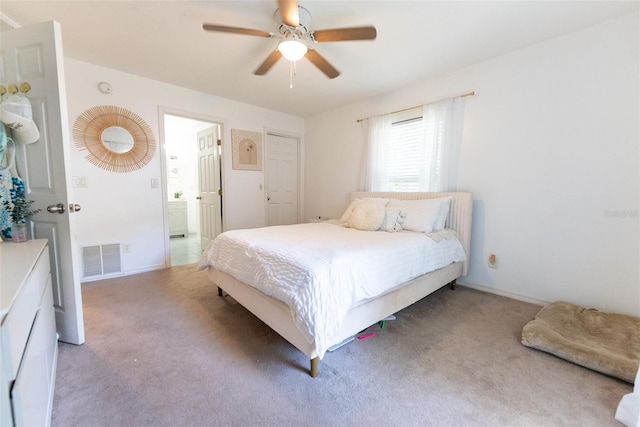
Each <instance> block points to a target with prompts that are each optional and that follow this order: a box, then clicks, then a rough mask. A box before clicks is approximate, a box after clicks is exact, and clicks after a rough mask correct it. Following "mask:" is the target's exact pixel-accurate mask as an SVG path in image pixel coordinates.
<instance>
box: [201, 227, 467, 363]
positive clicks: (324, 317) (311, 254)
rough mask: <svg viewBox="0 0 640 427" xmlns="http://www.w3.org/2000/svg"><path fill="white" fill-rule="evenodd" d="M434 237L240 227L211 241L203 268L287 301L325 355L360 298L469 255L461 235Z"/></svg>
mask: <svg viewBox="0 0 640 427" xmlns="http://www.w3.org/2000/svg"><path fill="white" fill-rule="evenodd" d="M443 233H445V234H446V233H447V230H445V232H443ZM451 233H452V232H451V231H449V236H450V235H451ZM432 237H434V238H432ZM432 237H429V236H428V235H425V234H421V233H412V232H398V233H387V232H384V231H359V230H355V229H351V228H344V227H341V226H338V225H334V224H331V223H312V224H298V225H288V226H276V227H265V228H257V229H248V230H233V231H228V232H225V233H222V234H220V235H219V236H218V237H217V238H216V239H215V240H214V241H213V242H211V244H210V245H209V247H208V248H207V250H206V251H205V252H204V254H203V256H202V259H201V261H200V268H201V269H203V268H206V267H207V266H212V267H214V268H216V269H217V270H220V271H222V272H224V273H227V274H229V275H231V276H233V277H234V278H236V279H237V280H239V281H241V282H243V283H245V284H248V285H251V286H253V287H255V288H257V289H259V290H260V291H262V292H263V293H265V294H267V295H269V296H271V297H273V298H276V299H278V300H280V301H283V302H284V303H285V304H287V305H288V306H289V307H290V308H291V313H292V315H293V319H294V321H295V323H296V325H297V327H298V329H300V331H301V332H302V334H303V335H304V336H305V338H306V339H307V340H308V342H309V343H313V342H314V341H315V347H316V350H317V352H318V355H319V357H320V358H322V357H323V356H324V353H325V351H326V350H327V347H328V346H329V345H330V343H331V340H332V338H333V337H334V336H335V334H336V333H337V332H338V330H339V329H340V326H341V324H342V321H343V319H344V318H345V316H346V314H347V312H348V311H349V309H350V308H351V307H352V306H355V305H357V304H358V303H359V302H361V301H363V300H366V299H369V298H373V297H376V296H378V295H381V294H383V293H385V292H386V291H388V290H390V289H393V288H394V287H396V286H397V285H399V284H401V283H404V282H406V281H409V280H411V279H414V278H416V277H418V276H420V275H422V274H425V273H428V272H430V271H433V270H437V269H438V268H442V267H445V266H447V265H449V264H451V263H453V262H457V261H464V259H465V253H464V249H463V247H462V244H461V243H460V241H459V240H458V239H457V238H438V237H441V236H437V235H435V236H432Z"/></svg>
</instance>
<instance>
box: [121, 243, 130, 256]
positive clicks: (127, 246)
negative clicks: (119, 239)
mask: <svg viewBox="0 0 640 427" xmlns="http://www.w3.org/2000/svg"><path fill="white" fill-rule="evenodd" d="M122 252H123V253H125V254H128V253H129V252H131V244H130V243H123V244H122Z"/></svg>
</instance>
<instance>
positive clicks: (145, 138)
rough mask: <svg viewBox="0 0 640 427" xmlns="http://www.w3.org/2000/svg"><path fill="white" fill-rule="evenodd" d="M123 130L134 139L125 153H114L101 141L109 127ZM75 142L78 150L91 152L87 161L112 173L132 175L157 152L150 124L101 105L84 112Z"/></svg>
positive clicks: (80, 116)
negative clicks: (129, 173) (131, 173)
mask: <svg viewBox="0 0 640 427" xmlns="http://www.w3.org/2000/svg"><path fill="white" fill-rule="evenodd" d="M113 127H116V128H122V129H125V130H126V131H128V132H129V134H131V136H132V137H133V146H132V147H131V148H130V149H128V151H126V152H116V151H112V150H110V149H109V148H107V147H106V145H105V144H104V143H103V142H102V133H103V132H104V131H105V130H106V129H109V128H113ZM73 140H74V143H75V145H76V147H77V148H78V149H79V150H88V151H89V154H87V156H86V159H87V160H88V161H89V162H91V163H93V164H94V165H96V166H98V167H99V168H102V169H105V170H108V171H111V172H132V171H135V170H138V169H140V168H142V167H144V166H145V165H146V164H147V163H149V161H150V160H151V159H152V158H153V155H154V154H155V152H156V141H155V139H154V137H153V131H152V130H151V128H150V127H149V125H148V124H147V123H146V122H145V121H144V120H143V119H142V118H141V117H140V116H138V115H137V114H136V113H134V112H132V111H129V110H127V109H126V108H122V107H116V106H113V105H99V106H97V107H93V108H90V109H88V110H86V111H84V112H83V113H82V114H80V115H79V116H78V118H77V119H76V122H75V124H74V125H73Z"/></svg>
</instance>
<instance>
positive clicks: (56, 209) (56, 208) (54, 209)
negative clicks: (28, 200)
mask: <svg viewBox="0 0 640 427" xmlns="http://www.w3.org/2000/svg"><path fill="white" fill-rule="evenodd" d="M64 211H65V208H64V204H63V203H58V204H57V205H51V206H47V212H49V213H59V214H63V213H64Z"/></svg>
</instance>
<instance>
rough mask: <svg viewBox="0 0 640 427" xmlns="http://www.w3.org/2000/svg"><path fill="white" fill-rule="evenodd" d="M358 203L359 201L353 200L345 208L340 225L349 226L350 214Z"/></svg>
mask: <svg viewBox="0 0 640 427" xmlns="http://www.w3.org/2000/svg"><path fill="white" fill-rule="evenodd" d="M358 203H360V199H353V201H352V202H351V203H350V204H349V206H347V210H346V211H344V213H343V214H342V217H341V218H340V224H342V225H344V226H347V227H348V226H349V218H351V213H352V212H353V208H355V207H356V206H357V205H358Z"/></svg>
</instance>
